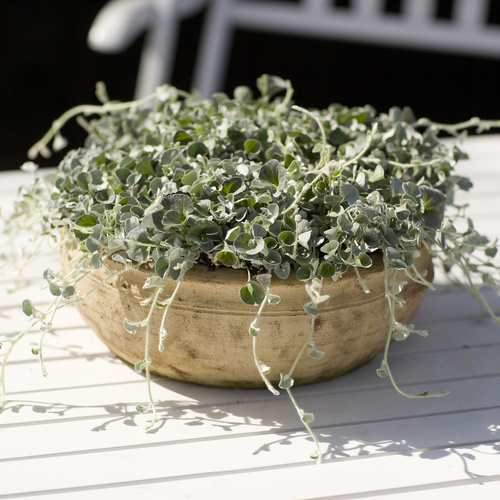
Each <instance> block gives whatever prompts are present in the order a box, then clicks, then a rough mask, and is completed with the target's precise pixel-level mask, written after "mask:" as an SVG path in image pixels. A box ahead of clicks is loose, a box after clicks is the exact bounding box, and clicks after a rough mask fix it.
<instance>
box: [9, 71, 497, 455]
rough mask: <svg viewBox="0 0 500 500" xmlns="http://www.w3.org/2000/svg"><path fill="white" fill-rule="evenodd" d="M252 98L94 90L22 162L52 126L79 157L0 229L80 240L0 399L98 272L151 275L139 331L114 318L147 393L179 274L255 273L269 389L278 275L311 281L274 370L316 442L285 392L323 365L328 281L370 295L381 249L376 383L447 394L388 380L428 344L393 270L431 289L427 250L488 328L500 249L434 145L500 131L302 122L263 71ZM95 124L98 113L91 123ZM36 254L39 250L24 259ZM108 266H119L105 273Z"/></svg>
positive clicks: (34, 190) (349, 111)
mask: <svg viewBox="0 0 500 500" xmlns="http://www.w3.org/2000/svg"><path fill="white" fill-rule="evenodd" d="M257 87H258V90H259V91H260V96H259V97H257V98H254V97H253V95H252V91H251V90H250V89H249V88H247V87H238V88H236V89H235V91H234V95H233V97H229V96H227V95H226V94H223V93H218V94H215V95H214V96H213V98H212V99H202V98H200V97H199V96H198V95H197V94H196V93H191V94H188V93H185V92H182V91H180V90H177V89H175V88H173V87H171V86H168V85H166V86H163V87H160V88H159V89H158V90H157V92H155V94H154V95H152V96H149V97H147V98H145V99H143V100H141V101H135V102H131V103H121V102H113V101H109V100H108V99H107V97H106V95H105V90H104V88H103V87H102V86H99V87H98V97H100V99H101V102H102V105H100V106H92V105H89V106H79V107H77V108H74V109H73V110H70V111H68V112H66V113H65V114H64V115H63V116H62V117H61V118H60V119H59V120H56V121H55V122H54V124H53V126H52V128H51V129H50V130H49V131H48V133H47V134H46V135H45V137H44V138H42V140H41V141H40V142H39V143H37V144H35V146H34V147H33V148H32V149H31V150H30V153H29V154H30V156H31V157H32V158H34V157H35V156H36V155H37V154H43V155H46V154H49V150H48V144H49V143H50V141H52V140H53V145H52V147H53V148H54V149H58V148H59V147H61V146H64V145H65V140H64V139H63V137H62V135H61V128H62V126H63V125H64V123H65V122H66V121H67V120H68V119H70V118H73V117H75V116H78V118H77V119H78V120H79V122H80V124H81V125H82V126H83V127H84V128H85V129H86V131H87V132H88V137H87V139H86V141H85V145H84V146H83V147H81V148H79V149H76V150H73V151H71V152H69V153H68V154H67V155H66V157H65V158H64V159H63V161H62V162H61V163H60V165H59V167H58V169H57V172H56V173H55V174H53V175H50V176H46V177H36V178H35V180H34V182H33V183H32V184H31V185H30V186H28V187H26V188H24V189H23V191H21V197H20V200H19V202H18V203H17V205H16V211H15V213H14V215H13V216H12V217H11V218H10V219H9V220H7V221H6V222H5V227H4V232H5V233H10V234H15V233H16V232H17V231H18V229H19V228H20V227H23V226H24V227H28V229H29V230H31V231H32V232H33V231H35V232H37V234H38V235H39V236H41V237H43V236H46V235H56V236H57V238H58V240H59V244H61V243H62V242H64V241H67V240H68V238H70V239H71V238H73V239H74V238H76V239H77V241H78V243H79V247H80V254H79V257H78V258H77V259H76V260H75V261H74V262H72V263H71V265H72V270H71V272H64V271H65V270H64V269H63V270H61V271H60V272H57V273H56V272H53V271H51V270H47V271H45V273H44V278H45V280H46V281H47V282H48V287H49V290H50V292H51V293H52V295H53V296H54V299H53V302H52V304H51V305H50V307H49V308H48V309H47V310H46V311H40V310H39V309H37V308H36V307H35V306H34V305H33V304H32V303H31V302H30V301H29V300H26V301H24V303H23V310H24V312H25V313H26V315H27V316H29V317H30V323H29V324H28V326H27V327H26V329H25V330H23V331H22V332H21V333H20V334H19V335H18V336H17V337H16V338H15V339H10V340H5V341H2V342H1V343H0V347H6V348H4V349H3V350H2V351H0V354H1V355H2V356H3V362H2V372H1V384H2V399H3V397H4V396H3V395H4V393H5V378H4V373H5V366H6V361H7V358H8V356H9V354H10V352H11V351H12V349H13V347H14V346H15V344H17V342H18V341H19V340H20V339H21V338H22V337H23V336H24V335H25V334H26V332H27V331H29V330H30V329H31V328H32V327H33V326H35V325H38V326H39V328H40V330H41V331H42V337H41V340H40V347H39V349H35V350H34V353H35V354H37V355H40V358H41V359H42V341H43V336H44V335H45V333H46V332H47V331H48V330H49V329H50V326H51V323H52V320H53V318H54V315H55V313H56V311H57V310H58V309H60V308H61V307H65V306H67V305H71V304H78V303H80V302H81V301H82V300H85V297H82V296H80V295H79V294H78V292H76V289H77V287H76V285H77V283H78V282H79V281H80V280H81V279H83V278H84V277H85V276H88V275H89V274H92V273H95V272H96V271H97V270H98V269H102V268H104V269H105V270H107V272H108V274H107V276H108V277H107V278H105V279H104V280H103V283H104V282H105V281H106V280H108V279H111V278H112V277H113V276H116V275H117V274H119V273H123V272H126V271H127V270H129V269H131V268H133V269H137V268H139V267H141V266H149V267H150V268H152V269H154V271H155V274H153V275H151V276H150V277H149V278H148V279H147V281H146V283H145V284H144V288H147V289H151V297H150V298H149V299H148V300H144V301H143V303H142V302H141V305H143V306H145V307H146V306H147V307H149V312H148V313H147V314H145V319H144V320H142V321H138V322H131V321H129V320H127V318H123V322H124V326H125V328H126V330H127V331H128V332H129V333H131V334H133V333H135V332H136V331H137V329H138V328H146V331H147V334H146V345H145V357H144V359H143V360H140V361H138V362H137V364H136V369H137V371H142V370H145V371H146V374H147V380H148V386H149V381H150V378H149V363H150V356H149V340H148V339H149V333H150V327H151V322H150V319H151V316H152V312H153V310H155V309H156V308H158V309H162V310H163V311H164V313H163V321H162V327H161V331H160V337H161V338H162V339H164V338H165V335H166V334H167V333H166V331H165V330H164V327H163V324H164V321H165V318H166V316H167V314H168V310H169V307H170V304H171V303H172V301H173V300H175V296H176V294H177V291H178V288H179V286H181V284H182V279H183V276H184V274H185V273H186V271H187V270H188V269H190V268H191V267H192V266H194V265H196V264H205V265H210V266H225V267H231V268H236V269H245V270H247V272H248V281H247V283H246V284H244V286H242V288H241V291H240V296H241V299H242V300H243V301H244V302H246V303H247V304H250V305H254V306H259V307H258V312H257V313H256V317H255V319H254V321H252V323H251V324H250V325H249V333H250V335H251V336H252V337H253V339H254V343H253V349H254V358H255V364H256V367H257V369H258V370H259V373H260V374H261V376H262V378H263V380H264V382H265V383H266V385H267V386H268V388H269V389H270V390H271V391H272V392H273V393H277V390H276V389H275V388H274V387H273V386H272V384H271V383H270V382H269V380H268V378H267V377H266V374H267V373H268V372H269V369H270V367H268V366H265V365H264V364H263V363H261V362H260V361H259V359H258V357H257V354H256V348H255V339H256V338H257V336H258V334H259V330H260V329H259V326H258V322H259V317H260V315H261V313H262V310H263V308H264V307H265V306H272V305H273V304H276V303H278V302H279V301H280V297H278V296H277V295H274V294H273V293H272V292H271V289H272V280H273V279H275V278H278V279H280V278H281V279H283V278H287V277H288V276H289V275H292V276H293V275H294V276H295V277H296V278H297V279H298V280H300V281H303V282H304V286H305V289H306V291H307V294H308V297H309V298H310V301H308V302H307V303H305V304H304V310H305V312H306V313H307V314H309V315H310V317H311V323H310V325H311V327H310V332H309V336H308V337H307V340H306V342H305V344H304V347H303V348H302V350H301V351H300V353H298V355H297V359H296V361H295V363H294V364H293V366H292V367H291V368H290V371H289V372H288V373H286V374H281V382H280V383H279V387H280V388H282V389H284V390H286V391H287V392H288V394H289V395H290V397H291V399H292V402H293V403H294V405H295V407H296V409H297V412H298V413H299V415H300V417H301V420H302V421H303V423H304V425H305V426H306V427H307V428H308V430H309V431H310V432H311V435H312V436H313V437H314V434H313V433H312V431H311V429H310V427H309V423H310V422H312V420H313V416H312V414H310V413H306V412H304V411H303V410H301V409H300V408H299V407H298V406H297V404H296V402H295V400H294V399H293V396H292V395H291V392H290V388H291V387H292V385H293V377H292V375H293V370H294V368H295V366H296V364H297V362H298V360H299V358H300V356H301V355H302V354H303V353H304V352H306V351H307V353H308V354H309V356H311V357H313V358H321V357H322V356H323V353H322V352H321V350H320V349H319V348H318V347H317V346H316V345H315V344H314V339H313V334H314V319H315V317H316V316H317V315H318V312H319V311H318V305H319V304H320V303H322V302H325V301H326V300H328V296H327V295H324V294H322V284H323V282H324V280H326V279H333V280H337V279H341V277H342V275H343V274H344V273H345V272H346V271H347V270H349V269H354V270H355V272H356V274H357V276H358V279H359V282H360V284H361V286H362V287H363V289H364V290H365V292H367V293H368V292H369V284H367V283H366V282H364V281H363V279H362V278H361V275H360V272H359V269H360V268H369V267H371V265H372V256H373V253H374V252H378V253H380V254H381V255H382V257H383V262H384V269H385V296H386V297H387V300H388V303H389V310H390V312H391V323H390V327H389V331H388V332H387V344H386V349H385V353H384V357H383V360H382V363H381V366H380V368H379V370H378V374H379V376H381V377H389V378H390V379H391V381H392V383H393V384H394V386H395V387H396V389H397V390H398V391H399V392H400V393H401V394H403V395H405V396H409V397H422V396H429V395H434V396H440V395H443V394H444V392H439V393H436V394H428V393H427V392H423V393H420V394H416V395H409V394H406V393H404V392H403V391H401V390H400V389H399V387H398V386H397V385H396V383H395V381H394V379H393V377H392V374H391V371H390V369H389V364H388V359H387V352H388V347H389V344H390V341H391V339H395V340H404V339H406V338H407V337H408V336H409V335H410V334H411V333H418V334H421V335H425V334H426V333H425V332H423V331H419V330H415V329H414V327H413V325H402V324H400V323H398V322H397V321H396V319H395V313H394V311H395V308H396V307H399V306H403V307H404V301H403V300H402V299H401V297H400V296H399V293H400V292H401V290H402V288H403V286H404V284H405V282H404V281H401V280H399V279H397V278H396V271H402V272H403V275H404V276H405V279H406V280H414V281H417V282H419V283H423V284H425V285H427V286H430V283H429V282H428V281H427V280H426V277H425V273H423V272H422V273H419V272H418V271H417V269H416V268H415V266H414V259H415V258H416V257H418V256H419V254H420V249H421V248H423V247H425V249H426V250H427V251H430V252H431V253H432V254H433V255H434V256H435V257H436V260H438V261H441V263H442V264H443V266H444V269H445V270H446V271H449V270H450V269H452V268H453V267H456V268H457V269H459V271H460V272H461V273H462V277H463V276H464V275H465V282H466V283H467V284H468V285H469V286H470V287H471V289H472V292H473V293H474V294H475V295H476V296H477V297H478V299H479V300H480V301H481V302H482V303H483V304H484V305H485V307H486V308H487V310H488V311H489V312H490V313H491V315H492V316H493V317H494V314H493V312H492V311H491V308H489V306H488V304H487V303H486V302H485V301H484V300H483V298H482V296H481V295H480V294H479V292H478V286H480V285H481V284H483V283H486V284H488V285H493V286H495V287H498V284H499V282H498V279H497V278H496V277H495V274H494V272H496V271H498V269H497V267H496V266H495V265H494V264H493V263H492V260H491V259H492V258H493V257H495V254H496V251H497V248H496V242H489V241H488V239H487V238H486V237H484V236H482V235H480V234H478V232H477V231H476V230H475V229H474V227H473V223H472V221H471V220H470V219H469V218H468V217H467V215H466V213H465V211H464V207H461V206H456V205H455V203H454V194H455V192H456V191H457V190H458V189H464V190H467V189H469V188H470V187H471V185H472V184H471V182H470V181H469V179H468V178H465V177H462V176H459V175H457V174H456V173H455V171H454V167H455V165H456V163H457V162H458V161H459V160H461V159H464V158H466V154H465V153H464V152H462V151H461V150H460V149H459V148H458V147H457V146H456V145H455V143H454V142H453V141H448V140H447V141H443V140H441V139H440V138H439V135H440V133H442V132H443V131H444V132H446V133H448V135H455V136H458V135H460V132H461V131H462V130H465V129H467V128H470V127H472V126H476V127H477V128H478V129H479V131H482V130H486V129H488V128H490V127H492V126H496V127H498V126H499V123H498V122H485V121H481V120H479V119H471V120H469V121H467V122H464V123H462V124H457V125H442V124H436V123H433V122H431V121H429V120H427V119H419V120H417V119H416V118H415V117H414V115H413V113H412V112H411V110H410V109H407V108H405V109H400V108H392V109H391V110H390V111H389V112H387V113H381V114H378V113H377V112H376V111H375V110H374V109H373V108H372V107H370V106H363V107H356V108H347V107H345V106H341V105H331V106H329V107H328V108H327V109H323V110H307V109H304V108H301V107H298V106H295V105H293V103H292V95H293V89H292V87H291V84H290V82H288V81H286V80H282V79H281V78H278V77H272V76H268V75H264V76H262V77H261V78H260V79H259V80H258V82H257ZM91 114H94V115H98V117H97V118H94V119H87V118H85V117H86V116H88V115H91ZM23 168H24V169H25V170H32V171H35V170H36V165H35V164H33V163H32V162H27V163H26V164H25V165H24V166H23ZM35 222H36V223H38V224H39V225H38V226H36V225H35ZM35 228H38V229H35ZM38 248H39V247H38V246H37V245H34V246H33V247H32V254H36V253H37V251H38ZM25 256H27V257H28V258H27V260H30V259H31V256H30V255H29V254H25ZM108 259H113V260H115V261H118V262H120V263H121V264H123V269H122V270H121V271H119V272H118V273H115V274H113V273H112V272H111V271H110V270H109V267H108V266H107V264H106V262H107V261H108ZM66 271H67V269H66ZM493 271H494V272H493ZM400 274H401V273H400ZM167 279H172V280H174V281H175V282H177V285H176V287H175V291H174V292H173V294H172V296H171V297H169V298H168V299H166V300H163V301H160V300H159V297H160V294H161V292H162V291H163V290H164V287H165V280H167ZM495 319H496V318H495ZM159 348H160V350H162V348H163V346H162V343H161V342H160V345H159ZM42 366H43V364H42ZM43 370H44V373H45V369H43ZM149 395H150V401H151V404H150V406H149V407H146V408H145V407H139V411H142V412H145V411H147V410H148V409H149V408H152V409H153V412H154V404H153V400H152V397H151V390H150V388H149ZM153 422H154V419H153ZM314 439H315V438H314ZM315 441H316V439H315ZM316 445H317V441H316ZM316 454H317V455H318V454H319V451H318V452H317V453H316Z"/></svg>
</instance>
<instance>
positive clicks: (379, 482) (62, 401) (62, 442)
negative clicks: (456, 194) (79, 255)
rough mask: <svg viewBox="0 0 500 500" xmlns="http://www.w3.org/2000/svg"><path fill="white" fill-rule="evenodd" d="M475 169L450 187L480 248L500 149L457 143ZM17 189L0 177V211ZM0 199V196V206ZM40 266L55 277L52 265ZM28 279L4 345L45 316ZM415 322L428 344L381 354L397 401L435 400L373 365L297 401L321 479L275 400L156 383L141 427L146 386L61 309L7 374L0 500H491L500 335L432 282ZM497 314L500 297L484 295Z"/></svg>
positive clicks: (494, 222)
mask: <svg viewBox="0 0 500 500" xmlns="http://www.w3.org/2000/svg"><path fill="white" fill-rule="evenodd" d="M465 148H466V149H467V150H468V151H469V152H470V156H471V160H470V161H469V162H463V163H462V164H461V165H460V166H459V172H460V171H462V172H464V173H465V174H466V175H471V176H472V177H473V179H474V180H475V181H476V187H475V188H474V189H473V190H472V191H471V192H470V193H466V198H465V199H466V200H467V201H469V202H470V203H471V211H472V212H474V214H477V215H478V217H479V218H480V220H479V221H478V225H481V224H482V223H484V228H485V229H486V231H487V232H488V234H492V233H495V232H498V226H500V224H498V221H499V220H500V213H499V212H498V210H496V209H495V207H493V209H492V205H495V204H498V203H497V202H496V197H495V186H498V185H500V168H498V160H497V158H499V157H500V156H499V153H500V137H499V136H488V137H480V138H470V139H467V140H466V143H465ZM23 178H24V175H23V174H20V173H5V174H0V204H1V205H2V207H3V206H5V205H6V204H8V203H10V202H11V200H12V199H13V195H12V193H13V192H14V191H15V188H16V186H17V185H18V184H19V183H20V182H21V179H23ZM2 193H5V194H6V196H1V194H2ZM45 265H53V266H56V265H57V257H56V258H54V259H52V261H51V260H50V259H46V261H45V262H44V266H45ZM40 272H41V267H40V266H39V267H38V269H37V268H36V266H34V267H33V268H32V269H30V270H29V273H28V277H29V279H30V285H29V287H28V289H27V290H26V291H25V292H20V291H17V292H15V293H14V294H12V295H11V294H8V293H7V290H8V289H9V288H10V283H11V282H10V281H9V279H10V278H9V279H7V278H3V279H2V280H0V297H2V303H1V304H2V305H3V307H2V308H1V309H0V314H1V316H0V337H2V338H4V337H8V336H10V337H11V336H12V335H14V334H15V332H16V331H18V330H19V329H20V328H22V325H23V324H24V322H25V318H24V315H23V314H22V312H21V311H20V310H19V308H18V307H16V303H18V301H19V300H22V298H24V297H25V296H26V295H25V294H27V296H30V297H33V300H36V301H37V303H39V304H41V305H43V304H44V303H45V304H47V303H48V302H47V301H48V299H47V298H46V295H45V294H44V293H43V292H41V291H40V290H39V289H38V288H37V286H36V285H35V284H34V281H32V280H33V279H34V277H36V276H37V275H39V273H40ZM437 282H438V285H437V289H436V291H435V292H433V293H430V294H428V295H427V296H426V298H425V300H424V302H423V304H422V306H421V308H420V310H419V312H418V313H417V315H416V317H415V318H414V323H415V324H416V326H417V327H418V328H425V329H427V330H428V331H429V337H428V338H421V337H419V336H411V337H410V338H409V339H408V340H406V341H404V342H400V343H394V344H393V345H392V346H391V351H390V358H389V359H390V362H391V367H392V370H393V373H394V375H395V377H396V379H397V381H398V383H399V384H400V386H401V387H402V388H403V389H404V390H406V391H409V392H417V391H421V390H424V389H428V390H430V391H438V390H440V389H448V390H450V391H451V394H450V395H449V396H447V397H445V398H439V399H429V400H408V399H404V398H401V397H400V396H399V395H398V394H397V393H396V392H395V391H394V390H393V388H392V387H391V386H390V384H389V383H388V381H387V380H381V379H379V378H378V377H377V376H376V375H375V370H376V368H377V367H378V364H379V363H380V357H377V358H376V359H374V360H373V361H372V362H371V363H369V364H368V365H366V366H364V367H362V368H361V369H359V370H357V371H355V372H353V373H350V374H348V375H346V376H344V377H342V378H340V379H337V380H333V381H329V382H325V383H322V384H316V385H314V386H309V387H297V388H295V389H294V394H295V396H296V398H297V401H298V404H299V405H300V406H301V407H303V408H304V409H305V410H306V411H312V412H314V413H315V416H316V420H315V421H314V423H313V427H314V428H315V430H316V432H317V434H318V438H319V441H320V445H321V449H322V450H323V452H324V458H325V460H324V462H325V463H324V464H322V465H319V466H315V465H314V464H313V462H312V461H311V460H309V459H308V454H309V453H310V452H311V451H313V447H312V443H311V441H310V440H309V439H308V438H307V436H306V434H305V432H304V430H303V428H302V427H301V424H300V422H299V421H298V419H297V416H296V415H295V412H294V410H293V408H292V406H291V404H290V402H289V400H288V398H287V397H286V395H284V394H283V395H282V396H280V397H274V396H272V395H271V394H270V393H268V392H267V391H261V390H257V391H225V390H221V389H211V388H203V387H197V386H191V385H186V384H181V383H177V382H171V381H167V380H164V379H159V378H154V381H153V384H152V390H153V394H154V397H155V399H156V401H157V402H158V417H159V419H158V426H157V428H156V430H155V432H145V431H144V430H143V429H142V427H143V426H144V424H145V423H146V422H147V417H144V416H141V415H138V414H137V412H136V410H135V405H136V404H137V403H144V402H145V401H146V400H147V390H146V387H145V383H144V378H143V376H142V375H139V374H137V373H135V371H134V370H133V369H132V368H131V367H129V366H127V365H126V364H124V363H122V362H121V361H119V360H118V359H117V358H116V357H115V356H114V355H112V354H110V353H109V352H108V351H107V349H106V347H105V346H104V345H103V344H102V343H101V341H100V340H99V339H98V338H97V337H96V336H95V335H94V334H93V333H92V332H91V331H90V330H89V329H88V328H87V327H86V326H85V325H84V324H83V322H82V320H81V319H80V317H79V316H78V315H77V314H76V313H75V312H74V311H71V310H70V309H66V310H63V311H61V314H60V317H59V319H58V320H56V322H55V327H54V330H53V333H51V334H49V335H47V337H46V343H45V362H46V368H47V370H48V372H49V375H48V377H46V378H44V377H42V375H41V373H40V366H39V361H38V359H37V358H36V357H35V356H33V354H32V353H31V347H33V346H36V345H37V342H38V340H39V333H38V332H37V331H33V332H30V333H28V334H27V335H26V337H25V339H23V341H22V342H20V344H19V345H18V346H17V347H18V349H16V351H15V352H14V353H13V357H12V364H10V365H9V366H8V367H7V388H8V390H9V394H8V401H7V403H6V406H5V408H4V410H3V411H2V412H0V443H1V446H0V499H2V498H5V499H7V498H38V499H44V500H45V499H52V498H65V499H69V500H81V499H87V498H92V499H109V498H121V499H132V498H137V497H139V496H143V495H145V496H147V495H150V496H156V497H158V498H175V499H188V498H194V499H198V498H202V499H204V500H205V499H209V500H210V499H215V498H216V499H223V500H224V499H228V500H229V499H230V500H234V499H235V498H238V499H242V500H246V499H254V498H256V497H260V498H273V499H275V498H276V499H281V498H283V499H287V500H294V499H297V500H298V499H301V500H305V499H310V498H332V499H337V500H348V499H349V500H352V499H354V498H356V499H357V498H377V499H384V500H392V499H394V498H398V499H402V500H420V499H421V498H440V499H443V500H451V499H453V500H457V499H458V500H463V499H469V498H497V497H498V495H499V494H500V472H499V471H500V456H499V454H498V449H499V446H500V328H499V327H498V326H496V325H495V324H494V322H493V321H492V320H491V319H487V318H484V317H482V316H481V314H480V309H479V308H478V306H477V304H476V302H475V301H474V300H473V299H472V298H471V297H470V296H469V294H468V293H467V292H465V291H463V290H462V289H458V288H456V287H455V286H453V285H450V284H449V283H448V284H447V283H446V282H445V280H444V278H442V277H438V280H437ZM486 296H487V298H488V300H490V301H491V303H492V304H493V307H494V308H497V310H500V296H499V294H498V293H497V292H493V291H487V292H486Z"/></svg>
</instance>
